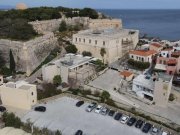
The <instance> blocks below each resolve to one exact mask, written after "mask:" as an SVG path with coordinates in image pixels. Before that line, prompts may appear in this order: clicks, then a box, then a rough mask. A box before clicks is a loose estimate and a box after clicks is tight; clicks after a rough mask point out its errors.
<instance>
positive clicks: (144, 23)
mask: <svg viewBox="0 0 180 135" xmlns="http://www.w3.org/2000/svg"><path fill="white" fill-rule="evenodd" d="M98 11H100V12H102V13H104V14H106V15H109V16H111V17H113V18H121V19H122V21H123V26H124V28H131V29H138V30H140V33H141V34H147V35H149V36H152V37H159V38H161V39H167V40H180V10H110V9H101V10H98Z"/></svg>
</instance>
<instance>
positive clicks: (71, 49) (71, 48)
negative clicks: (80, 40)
mask: <svg viewBox="0 0 180 135" xmlns="http://www.w3.org/2000/svg"><path fill="white" fill-rule="evenodd" d="M65 50H66V52H67V53H77V48H76V46H75V45H68V46H67V47H66V48H65Z"/></svg>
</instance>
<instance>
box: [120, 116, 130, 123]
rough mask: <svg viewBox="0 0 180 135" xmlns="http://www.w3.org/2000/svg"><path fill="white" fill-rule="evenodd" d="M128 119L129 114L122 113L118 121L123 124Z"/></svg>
mask: <svg viewBox="0 0 180 135" xmlns="http://www.w3.org/2000/svg"><path fill="white" fill-rule="evenodd" d="M128 120H129V116H127V115H123V116H122V118H121V121H120V122H121V123H122V124H125V123H126V122H127V121H128Z"/></svg>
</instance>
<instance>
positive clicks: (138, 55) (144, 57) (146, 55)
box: [129, 50, 157, 63]
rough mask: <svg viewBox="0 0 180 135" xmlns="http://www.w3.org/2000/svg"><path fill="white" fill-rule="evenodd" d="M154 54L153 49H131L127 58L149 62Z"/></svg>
mask: <svg viewBox="0 0 180 135" xmlns="http://www.w3.org/2000/svg"><path fill="white" fill-rule="evenodd" d="M156 54H157V52H156V51H154V50H132V51H130V52H129V58H131V59H133V60H135V61H140V62H149V63H151V62H152V60H153V57H154V56H155V55H156Z"/></svg>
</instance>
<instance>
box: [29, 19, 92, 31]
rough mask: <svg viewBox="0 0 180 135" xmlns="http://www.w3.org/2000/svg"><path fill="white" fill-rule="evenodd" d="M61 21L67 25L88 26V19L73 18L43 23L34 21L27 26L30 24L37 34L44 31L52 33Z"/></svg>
mask: <svg viewBox="0 0 180 135" xmlns="http://www.w3.org/2000/svg"><path fill="white" fill-rule="evenodd" d="M62 20H64V21H65V22H66V24H67V25H76V24H83V25H84V26H88V24H89V18H88V17H73V18H62V19H53V20H45V21H34V22H29V24H31V25H32V26H33V28H34V29H35V30H36V31H37V32H38V33H44V32H46V31H51V32H54V31H57V30H58V29H59V25H60V23H61V21H62Z"/></svg>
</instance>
